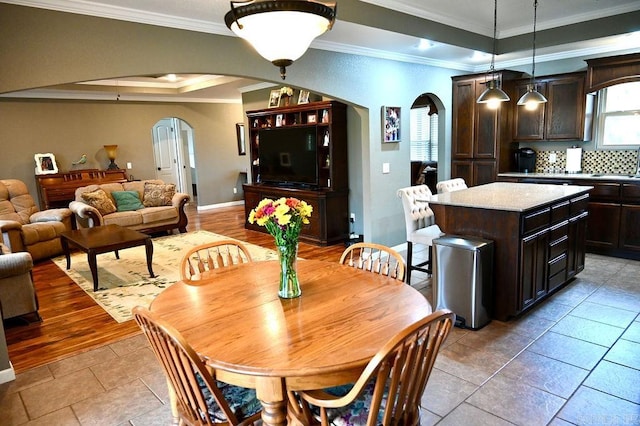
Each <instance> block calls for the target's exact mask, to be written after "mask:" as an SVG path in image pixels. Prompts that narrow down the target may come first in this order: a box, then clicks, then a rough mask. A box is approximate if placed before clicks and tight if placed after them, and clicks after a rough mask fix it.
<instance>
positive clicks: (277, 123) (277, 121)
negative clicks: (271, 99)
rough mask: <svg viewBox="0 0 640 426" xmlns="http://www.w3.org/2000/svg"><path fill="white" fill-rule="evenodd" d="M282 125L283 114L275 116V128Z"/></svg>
mask: <svg viewBox="0 0 640 426" xmlns="http://www.w3.org/2000/svg"><path fill="white" fill-rule="evenodd" d="M283 124H284V115H283V114H278V115H276V127H282V125H283Z"/></svg>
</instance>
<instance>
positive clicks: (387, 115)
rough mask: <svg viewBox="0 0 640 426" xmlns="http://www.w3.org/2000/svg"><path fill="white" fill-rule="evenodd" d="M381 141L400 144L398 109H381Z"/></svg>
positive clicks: (385, 107) (384, 107) (386, 107)
mask: <svg viewBox="0 0 640 426" xmlns="http://www.w3.org/2000/svg"><path fill="white" fill-rule="evenodd" d="M382 141H383V142H400V107H388V106H383V107H382Z"/></svg>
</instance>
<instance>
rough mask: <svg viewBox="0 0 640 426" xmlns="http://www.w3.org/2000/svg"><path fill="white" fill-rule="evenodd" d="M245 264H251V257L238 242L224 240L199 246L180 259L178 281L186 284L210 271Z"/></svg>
mask: <svg viewBox="0 0 640 426" xmlns="http://www.w3.org/2000/svg"><path fill="white" fill-rule="evenodd" d="M247 262H251V255H250V254H249V251H248V250H247V248H246V247H245V246H244V244H242V243H241V242H240V241H236V240H230V239H225V240H220V241H214V242H211V243H206V244H201V245H199V246H195V247H193V248H191V249H189V251H187V252H186V253H185V255H184V256H183V257H182V261H181V262H180V279H182V281H185V282H187V283H189V282H193V281H197V280H199V279H200V277H201V276H202V275H203V273H205V272H207V271H210V270H212V269H216V268H222V267H225V266H229V265H236V264H240V263H247Z"/></svg>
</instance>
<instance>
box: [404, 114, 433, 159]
mask: <svg viewBox="0 0 640 426" xmlns="http://www.w3.org/2000/svg"><path fill="white" fill-rule="evenodd" d="M429 113H431V115H429ZM409 127H410V130H411V161H438V113H437V110H436V111H435V112H432V110H431V106H429V105H427V106H426V107H417V108H416V107H414V108H411V119H410V125H409Z"/></svg>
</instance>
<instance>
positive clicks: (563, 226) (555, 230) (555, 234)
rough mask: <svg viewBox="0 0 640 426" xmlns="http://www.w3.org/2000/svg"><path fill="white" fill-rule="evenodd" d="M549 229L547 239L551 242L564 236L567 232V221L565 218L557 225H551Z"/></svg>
mask: <svg viewBox="0 0 640 426" xmlns="http://www.w3.org/2000/svg"><path fill="white" fill-rule="evenodd" d="M549 231H550V233H549V241H551V242H554V241H557V240H559V239H561V238H563V237H566V236H567V235H568V234H569V221H568V220H565V221H563V222H560V223H558V224H557V225H554V226H552V227H551V229H550V230H549Z"/></svg>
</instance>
